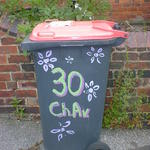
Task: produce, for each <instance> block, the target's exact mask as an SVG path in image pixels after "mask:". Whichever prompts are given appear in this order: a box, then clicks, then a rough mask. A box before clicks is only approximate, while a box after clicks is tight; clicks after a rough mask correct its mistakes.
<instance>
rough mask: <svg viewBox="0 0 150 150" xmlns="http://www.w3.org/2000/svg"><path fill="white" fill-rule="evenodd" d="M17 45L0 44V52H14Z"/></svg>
mask: <svg viewBox="0 0 150 150" xmlns="http://www.w3.org/2000/svg"><path fill="white" fill-rule="evenodd" d="M16 53H18V52H17V46H4V45H3V46H0V54H16Z"/></svg>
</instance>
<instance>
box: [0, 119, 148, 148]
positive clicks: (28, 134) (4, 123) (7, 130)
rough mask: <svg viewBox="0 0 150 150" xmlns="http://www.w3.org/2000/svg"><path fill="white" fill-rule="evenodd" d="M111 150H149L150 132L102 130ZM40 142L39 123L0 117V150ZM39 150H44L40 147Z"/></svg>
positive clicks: (102, 136) (102, 137)
mask: <svg viewBox="0 0 150 150" xmlns="http://www.w3.org/2000/svg"><path fill="white" fill-rule="evenodd" d="M101 139H102V141H104V142H105V143H107V144H108V145H109V146H110V147H111V150H150V130H103V131H102V135H101ZM41 140H42V134H41V126H40V123H39V121H38V122H37V121H16V120H12V119H9V118H6V117H3V116H0V150H20V149H23V150H27V149H28V148H29V147H31V146H33V145H35V143H36V142H40V141H41ZM40 150H44V148H43V146H42V145H41V148H40Z"/></svg>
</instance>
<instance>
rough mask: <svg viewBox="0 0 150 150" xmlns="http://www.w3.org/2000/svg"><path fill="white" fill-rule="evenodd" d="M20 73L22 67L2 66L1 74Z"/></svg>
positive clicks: (0, 68) (0, 66)
mask: <svg viewBox="0 0 150 150" xmlns="http://www.w3.org/2000/svg"><path fill="white" fill-rule="evenodd" d="M14 71H20V67H19V66H18V65H0V72H14Z"/></svg>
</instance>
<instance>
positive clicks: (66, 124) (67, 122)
mask: <svg viewBox="0 0 150 150" xmlns="http://www.w3.org/2000/svg"><path fill="white" fill-rule="evenodd" d="M70 124H71V121H66V122H65V123H64V125H63V127H64V128H67V127H69V126H70Z"/></svg>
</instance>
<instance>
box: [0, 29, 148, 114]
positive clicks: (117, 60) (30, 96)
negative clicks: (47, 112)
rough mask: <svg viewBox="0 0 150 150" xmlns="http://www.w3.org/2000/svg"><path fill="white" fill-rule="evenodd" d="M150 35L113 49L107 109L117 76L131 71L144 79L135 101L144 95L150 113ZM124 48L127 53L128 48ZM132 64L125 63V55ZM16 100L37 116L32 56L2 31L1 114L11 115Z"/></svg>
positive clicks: (132, 38)
mask: <svg viewBox="0 0 150 150" xmlns="http://www.w3.org/2000/svg"><path fill="white" fill-rule="evenodd" d="M149 41H150V32H147V33H144V32H135V33H134V32H133V33H130V36H129V39H128V40H127V41H126V42H125V43H124V44H123V45H121V46H120V47H117V48H113V50H112V55H111V64H110V70H109V77H108V86H107V97H106V106H107V104H109V102H110V101H112V92H113V88H114V87H113V86H114V79H115V74H116V73H117V72H118V71H119V70H120V69H121V68H122V67H125V68H126V69H131V70H134V71H135V74H136V75H138V74H139V72H140V71H141V70H143V76H142V77H141V78H140V79H139V81H138V82H137V86H136V93H135V98H137V97H138V96H139V95H140V94H142V93H144V94H145V95H146V99H145V100H144V102H143V106H142V111H143V112H148V113H150V42H149ZM125 45H126V46H127V47H128V49H126V48H125ZM127 51H128V54H129V62H128V64H126V63H125V61H124V60H125V56H126V52H127ZM14 97H17V98H18V99H22V100H23V102H22V105H23V106H24V107H25V111H26V112H28V113H38V112H39V106H38V101H37V99H38V97H37V89H36V81H35V73H34V65H33V60H32V57H31V56H27V57H25V56H24V55H23V54H22V53H21V52H20V50H19V48H18V45H17V44H16V39H15V37H12V36H9V35H8V34H7V33H6V32H3V31H0V113H5V112H12V111H13V107H12V106H11V104H10V101H11V100H12V99H13V98H14Z"/></svg>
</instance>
